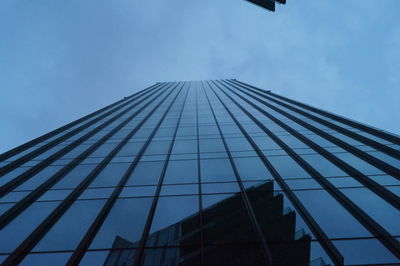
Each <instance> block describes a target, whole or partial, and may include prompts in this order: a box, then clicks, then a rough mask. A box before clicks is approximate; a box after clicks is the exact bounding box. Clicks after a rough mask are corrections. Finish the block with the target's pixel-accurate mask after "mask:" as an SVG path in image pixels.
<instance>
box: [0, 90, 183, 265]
mask: <svg viewBox="0 0 400 266" xmlns="http://www.w3.org/2000/svg"><path fill="white" fill-rule="evenodd" d="M178 84H179V83H178ZM178 84H176V86H177V85H178ZM176 86H175V87H174V89H173V90H171V91H170V92H169V93H168V94H167V95H166V96H165V97H164V98H163V99H162V100H161V102H160V103H158V104H157V105H156V106H155V107H154V108H153V110H152V111H150V112H149V113H148V114H147V115H146V116H145V117H144V118H143V119H142V121H141V122H140V123H139V124H138V125H137V126H136V127H135V128H134V129H133V130H132V131H131V132H130V133H129V134H128V135H127V136H126V137H125V138H124V140H123V141H122V142H121V143H120V144H119V145H118V146H117V147H115V148H114V149H113V151H111V152H110V153H109V155H108V156H107V157H106V158H104V160H103V161H102V163H100V164H99V165H98V166H97V167H96V168H95V169H94V170H93V171H91V173H90V174H89V175H88V176H87V177H86V178H85V179H84V180H83V181H82V182H81V183H80V184H79V185H78V186H77V187H76V188H75V189H74V190H73V192H71V193H70V194H69V195H68V196H67V198H66V199H64V200H63V201H62V203H60V205H58V206H57V207H56V209H55V210H53V212H52V213H51V214H50V215H49V216H47V218H46V219H45V220H44V221H43V222H42V223H41V224H40V225H39V226H38V227H37V228H36V229H35V230H34V231H33V232H32V233H31V234H30V235H29V236H28V237H27V238H26V239H25V240H24V241H23V242H22V243H21V244H20V245H19V246H18V247H17V248H16V249H15V250H14V251H13V253H11V255H10V256H8V257H7V258H6V259H5V261H4V262H3V265H16V264H18V263H20V262H21V261H22V260H23V259H24V258H25V256H26V255H28V253H29V252H30V251H31V250H32V248H33V247H34V246H35V245H36V244H37V243H38V242H39V241H40V240H41V239H42V238H43V237H44V235H45V234H46V233H47V232H48V231H49V230H50V229H51V227H52V226H53V225H54V224H55V223H56V222H57V221H58V219H59V218H61V216H62V215H63V214H64V213H65V212H66V211H67V210H68V209H69V207H70V206H71V205H72V204H73V203H74V202H75V200H76V199H77V198H78V197H79V196H80V195H81V194H82V193H83V191H84V189H85V188H86V187H88V186H89V185H90V183H91V182H92V181H93V180H94V179H95V178H96V177H97V175H98V174H99V173H100V172H101V171H102V170H103V169H104V168H105V167H106V166H107V164H108V163H109V162H110V161H111V160H112V158H113V157H114V156H115V155H116V154H117V153H118V151H120V150H121V149H122V148H123V146H124V145H125V144H126V143H127V142H128V140H129V139H130V137H132V136H133V135H134V134H135V133H136V132H137V131H138V130H139V128H140V127H141V126H142V125H143V124H144V123H145V122H146V121H147V120H148V119H149V118H150V117H151V115H152V114H153V113H154V112H155V111H156V110H157V108H158V107H160V106H161V104H162V103H163V102H164V101H165V100H166V99H167V98H168V97H169V96H170V95H171V93H172V92H174V91H175V88H176ZM178 94H179V93H178ZM178 94H177V95H178ZM175 99H176V98H175ZM171 105H172V103H171ZM147 144H148V143H147ZM137 161H138V160H136V159H135V161H134V162H133V163H137ZM133 163H132V164H133ZM131 166H132V165H131ZM130 169H131V167H130V168H129V169H128V170H127V172H126V173H125V174H124V176H123V178H122V179H121V182H122V181H123V180H125V181H126V180H127V178H128V177H129V174H130V172H129V171H130ZM121 182H120V183H119V186H118V187H117V188H116V189H115V190H114V192H113V193H112V195H111V196H110V198H109V200H108V201H107V202H106V203H105V205H104V206H103V208H102V209H101V211H100V214H101V215H103V214H106V215H107V214H108V212H105V211H104V210H108V211H109V210H110V209H111V207H112V206H113V203H115V201H116V199H117V196H118V194H119V193H118V192H120V191H121V190H122V187H123V186H122V183H121ZM100 214H99V216H100ZM106 215H103V216H102V217H101V218H103V219H105V217H106ZM99 216H98V217H97V218H96V220H95V224H94V225H95V226H97V225H99V224H96V222H98V221H99V219H98V218H99ZM103 221H104V220H103ZM92 225H93V224H92ZM92 228H93V227H91V228H90V229H92ZM90 229H89V231H87V233H86V235H88V234H89V233H90V232H92V231H91V230H90ZM86 235H85V236H86ZM84 240H85V238H84ZM80 244H81V243H80ZM79 247H81V245H79V246H78V248H77V249H76V250H75V251H74V253H73V255H74V254H76V253H77V252H82V250H81V249H79ZM73 255H72V256H73Z"/></svg>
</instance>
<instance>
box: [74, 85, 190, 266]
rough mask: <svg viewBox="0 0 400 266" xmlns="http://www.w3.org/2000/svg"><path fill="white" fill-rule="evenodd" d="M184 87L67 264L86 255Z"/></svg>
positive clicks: (77, 261)
mask: <svg viewBox="0 0 400 266" xmlns="http://www.w3.org/2000/svg"><path fill="white" fill-rule="evenodd" d="M173 84H174V85H175V86H174V89H173V91H175V90H176V89H177V87H178V86H179V84H180V83H173ZM182 88H183V86H182V87H181V88H180V89H179V91H178V92H177V93H176V95H175V96H174V98H173V99H172V101H171V103H170V104H169V106H168V108H167V109H166V111H165V113H164V114H163V116H162V117H161V118H160V120H159V122H158V123H157V125H156V126H155V128H154V130H153V131H152V133H151V134H150V135H149V136H148V137H147V140H146V142H145V143H144V144H143V146H142V148H141V149H140V151H139V152H138V154H137V155H136V157H135V159H134V160H133V161H132V163H131V165H130V166H129V168H128V170H127V171H126V172H125V174H124V175H123V177H122V178H121V179H120V181H119V183H118V186H117V187H116V188H115V189H114V191H113V193H112V195H111V196H110V197H109V199H108V200H107V202H106V203H105V205H104V206H103V207H102V209H101V211H100V212H99V214H98V215H97V217H96V219H95V220H94V221H93V223H92V225H91V226H90V228H89V230H88V231H87V232H86V234H85V235H84V236H83V238H82V239H81V241H80V242H79V244H78V247H77V248H76V249H75V251H74V252H73V254H72V255H71V257H70V258H69V260H68V262H67V264H66V265H77V264H79V262H80V261H81V259H82V258H83V256H84V255H85V252H86V251H87V249H88V248H89V245H90V244H91V242H92V241H93V239H94V237H95V236H96V234H97V232H98V231H99V229H100V228H101V226H102V224H103V222H104V221H105V220H106V218H107V216H108V214H109V213H110V211H111V209H112V207H113V206H114V204H115V202H116V201H117V199H118V196H119V195H120V193H121V191H122V189H123V187H124V185H125V184H126V182H127V181H128V179H129V178H130V176H131V174H132V173H133V171H134V170H135V168H136V166H137V165H138V163H139V161H140V159H141V157H142V156H143V154H144V152H145V151H146V149H147V147H148V146H149V145H150V143H151V140H152V138H153V137H154V135H155V134H156V133H157V131H158V129H159V127H160V125H161V123H162V121H163V120H164V118H165V117H166V115H167V113H168V111H169V109H171V107H172V105H173V103H174V102H175V100H176V99H177V98H178V96H179V94H180V93H181V91H182ZM168 96H169V95H168ZM165 99H166V98H165ZM165 99H164V100H165ZM164 100H163V101H164ZM160 105H161V103H160V104H159V105H158V106H157V107H156V108H154V109H153V110H152V112H151V113H149V115H148V116H146V117H147V118H148V117H150V116H151V114H153V113H154V112H155V111H156V109H157V108H158V107H159V106H160ZM146 120H147V119H146ZM143 123H144V122H143ZM134 133H135V132H133V134H131V136H129V137H132V136H134Z"/></svg>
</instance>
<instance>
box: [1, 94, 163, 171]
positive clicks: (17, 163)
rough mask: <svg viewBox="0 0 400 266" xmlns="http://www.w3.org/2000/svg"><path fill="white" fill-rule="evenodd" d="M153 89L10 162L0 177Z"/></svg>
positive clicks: (2, 169)
mask: <svg viewBox="0 0 400 266" xmlns="http://www.w3.org/2000/svg"><path fill="white" fill-rule="evenodd" d="M154 89H156V87H154V88H153V89H152V90H149V91H147V92H146V93H143V94H141V95H140V96H138V97H135V98H133V99H131V100H129V101H127V102H126V103H124V104H121V105H119V106H117V107H115V108H113V109H111V110H109V111H108V112H106V113H104V114H102V115H101V116H99V117H97V118H95V119H93V120H91V121H89V122H87V123H86V124H83V125H81V126H80V127H78V128H76V129H74V130H72V131H70V132H67V133H66V134H64V135H62V136H60V137H58V138H57V139H55V140H53V141H51V142H49V143H47V144H45V145H43V146H41V147H39V148H37V149H36V150H33V151H32V152H30V153H28V154H26V155H24V156H22V157H20V158H18V159H16V160H15V161H12V162H10V163H8V164H7V165H5V166H3V167H2V168H0V176H3V175H5V174H7V173H9V172H11V171H12V170H14V169H15V168H17V167H18V166H21V165H22V164H23V163H25V162H27V161H29V160H31V159H33V158H35V157H36V156H38V155H40V154H42V153H44V152H46V151H48V150H49V149H51V148H53V147H54V146H56V145H57V144H59V143H61V142H62V141H64V140H66V139H68V138H70V137H72V136H74V135H76V134H78V133H80V132H81V131H82V130H84V129H86V128H88V127H90V126H91V125H93V124H95V123H97V122H99V121H101V120H103V119H104V118H107V117H108V116H110V115H112V114H114V113H115V112H116V111H118V110H120V109H121V108H123V107H125V106H128V105H129V104H131V103H133V102H136V101H137V100H138V99H139V98H141V97H142V96H144V95H145V94H147V93H149V92H152V91H153V90H154ZM153 93H154V92H153ZM150 95H151V94H150ZM135 104H137V103H135ZM55 153H57V152H55Z"/></svg>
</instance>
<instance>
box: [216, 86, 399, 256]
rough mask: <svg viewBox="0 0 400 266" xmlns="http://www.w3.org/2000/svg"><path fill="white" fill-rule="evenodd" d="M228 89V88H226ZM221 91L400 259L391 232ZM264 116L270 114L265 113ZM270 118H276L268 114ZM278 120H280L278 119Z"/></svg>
mask: <svg viewBox="0 0 400 266" xmlns="http://www.w3.org/2000/svg"><path fill="white" fill-rule="evenodd" d="M225 87H226V86H225ZM219 89H220V90H221V91H222V92H223V93H224V94H225V95H226V96H227V97H228V98H229V99H231V101H232V102H234V103H235V104H236V105H237V106H238V107H239V108H240V109H241V110H242V111H243V112H245V113H246V114H247V115H248V116H249V117H250V118H251V119H252V120H253V121H254V122H255V123H256V124H257V125H258V126H259V127H260V128H261V129H263V130H264V129H265V133H267V134H268V135H269V136H270V137H271V138H272V139H273V140H274V141H275V142H276V143H277V144H278V145H279V146H281V148H282V149H284V150H285V151H286V152H287V153H288V154H289V155H290V157H291V158H292V159H293V160H295V161H296V162H297V163H298V164H299V165H300V166H301V167H302V168H303V169H304V170H305V171H306V172H307V173H309V174H310V175H311V176H312V177H313V178H314V179H315V181H317V182H318V183H319V184H320V185H321V186H322V187H324V188H328V189H326V191H327V192H328V193H329V194H330V195H331V196H332V197H334V198H335V199H336V201H337V202H339V203H340V204H341V205H342V206H343V207H344V208H345V209H346V210H348V211H349V213H350V214H351V215H353V217H354V218H356V219H357V220H358V221H359V222H360V223H361V224H362V225H363V226H364V227H365V228H366V229H367V230H368V231H369V232H370V233H371V234H373V235H375V236H376V237H379V240H380V242H381V243H382V244H383V245H384V246H385V247H386V248H387V249H388V250H389V251H390V252H391V253H392V254H393V255H394V256H396V257H397V258H400V243H399V241H397V240H396V239H395V238H394V237H393V236H392V235H391V234H390V233H389V232H387V231H386V229H384V228H383V227H382V226H381V225H379V224H378V223H377V222H376V221H375V220H373V219H372V218H371V217H370V216H369V215H368V214H367V213H365V212H364V211H363V210H362V209H361V208H359V207H358V206H357V205H356V204H354V203H353V202H352V201H351V200H350V199H349V198H348V197H346V196H345V195H344V194H343V193H342V192H341V191H340V190H338V189H337V188H336V187H335V186H333V185H332V184H331V183H330V182H329V181H328V180H326V179H325V178H324V177H323V176H322V175H321V174H320V173H319V172H318V171H317V170H315V169H314V168H313V167H312V166H311V165H310V164H309V163H308V162H306V161H305V160H304V159H303V158H301V157H300V156H299V155H298V154H297V153H295V152H294V151H293V150H292V149H291V148H290V147H289V146H288V145H286V144H285V143H284V142H283V141H281V140H280V139H279V138H278V137H276V136H275V134H273V133H272V132H271V131H269V130H268V129H267V128H266V127H265V126H264V125H263V124H262V123H261V122H260V121H259V120H258V119H257V118H255V117H254V116H253V115H252V114H251V113H250V112H249V111H247V110H246V109H245V108H244V107H243V106H241V105H240V104H239V103H237V101H236V100H234V99H233V98H232V97H231V96H230V95H229V94H227V93H226V92H225V91H224V90H222V89H221V88H220V87H219ZM263 114H264V115H266V114H268V113H267V112H265V111H263ZM267 117H268V118H270V119H271V118H274V119H276V118H275V117H273V116H272V115H270V114H268V116H267ZM276 120H278V119H276Z"/></svg>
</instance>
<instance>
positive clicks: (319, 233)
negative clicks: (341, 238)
mask: <svg viewBox="0 0 400 266" xmlns="http://www.w3.org/2000/svg"><path fill="white" fill-rule="evenodd" d="M213 84H214V86H216V87H217V88H218V89H220V87H219V86H218V85H217V84H216V83H214V82H213ZM209 86H210V85H209ZM210 88H211V89H212V90H213V91H214V89H213V88H212V87H211V86H210ZM214 93H215V91H214ZM215 94H216V93H215ZM216 95H217V98H218V99H219V101H220V102H221V104H222V105H223V106H224V108H225V110H226V111H227V112H228V113H229V115H230V117H231V118H232V119H233V121H234V122H235V124H236V125H237V126H238V127H239V129H240V131H241V132H242V134H243V135H244V136H245V138H246V139H247V141H248V142H249V143H250V144H251V146H252V147H253V148H254V150H255V152H256V153H257V154H258V156H259V158H260V159H261V161H262V162H263V164H264V165H265V167H266V168H267V169H268V170H269V171H270V172H271V174H272V176H273V177H274V180H275V181H276V182H277V183H278V184H279V185H280V186H281V187H282V188H283V191H284V193H285V195H286V196H287V197H288V199H289V200H290V202H291V203H292V204H293V206H294V207H295V209H296V211H297V212H298V213H299V214H300V216H301V217H302V218H303V220H304V222H305V223H306V225H307V226H308V227H309V228H310V230H311V232H312V233H313V234H314V235H315V236H316V238H317V239H319V241H318V242H319V243H320V244H321V246H322V247H323V249H324V250H325V252H326V253H327V254H328V256H329V257H330V259H331V260H332V261H333V263H335V265H344V258H343V256H342V254H341V253H340V252H339V250H338V249H337V248H336V246H335V245H334V244H333V243H332V241H331V240H330V239H329V238H328V236H327V235H326V233H325V232H324V230H323V229H322V228H321V227H320V226H319V224H318V223H317V222H316V221H315V219H314V218H313V217H312V215H311V214H310V213H309V212H308V211H307V209H306V208H305V207H304V205H303V203H301V201H300V200H299V198H298V197H297V196H296V195H295V194H294V193H293V191H292V190H291V189H290V187H289V186H288V185H287V183H286V181H285V180H284V179H283V178H282V176H281V175H280V174H279V172H278V171H277V170H276V169H275V167H274V166H273V165H272V164H271V162H270V161H269V160H268V159H267V157H266V156H265V155H264V153H263V152H262V151H261V149H260V148H259V147H258V145H257V144H256V143H255V142H254V140H253V139H252V138H251V137H250V135H249V134H248V132H247V131H246V130H245V129H244V128H243V126H242V124H241V123H240V122H239V121H238V119H237V118H236V117H235V116H234V115H233V114H232V112H231V111H230V110H229V108H228V107H227V106H226V104H225V103H224V102H223V101H222V100H221V98H220V96H219V95H218V94H216ZM265 129H266V130H265V131H264V132H265V133H266V134H267V135H270V134H272V132H270V131H269V130H268V129H267V128H265ZM272 140H274V139H272Z"/></svg>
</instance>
